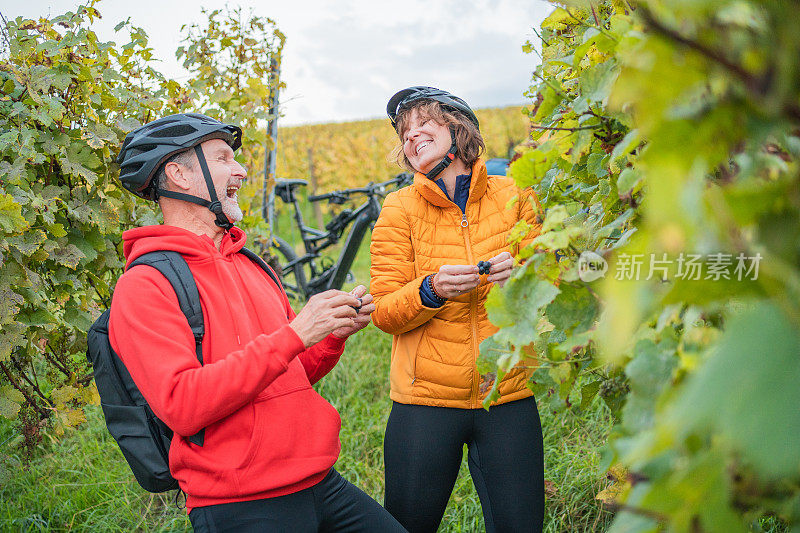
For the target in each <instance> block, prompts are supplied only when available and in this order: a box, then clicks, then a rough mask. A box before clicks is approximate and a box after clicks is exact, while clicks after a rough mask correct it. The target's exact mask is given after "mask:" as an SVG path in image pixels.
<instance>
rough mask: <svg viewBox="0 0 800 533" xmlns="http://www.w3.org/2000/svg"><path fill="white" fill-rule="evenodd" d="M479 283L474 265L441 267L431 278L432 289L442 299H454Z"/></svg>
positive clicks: (479, 278) (479, 279)
mask: <svg viewBox="0 0 800 533" xmlns="http://www.w3.org/2000/svg"><path fill="white" fill-rule="evenodd" d="M509 257H510V254H509ZM480 281H481V277H480V276H479V275H478V267H477V266H475V265H442V268H440V269H439V272H437V273H436V275H435V276H433V288H434V290H435V291H436V294H438V295H439V296H441V297H442V298H455V297H456V296H461V295H462V294H464V293H467V292H469V291H471V290H472V289H474V288H475V287H477V286H478V284H479V283H480Z"/></svg>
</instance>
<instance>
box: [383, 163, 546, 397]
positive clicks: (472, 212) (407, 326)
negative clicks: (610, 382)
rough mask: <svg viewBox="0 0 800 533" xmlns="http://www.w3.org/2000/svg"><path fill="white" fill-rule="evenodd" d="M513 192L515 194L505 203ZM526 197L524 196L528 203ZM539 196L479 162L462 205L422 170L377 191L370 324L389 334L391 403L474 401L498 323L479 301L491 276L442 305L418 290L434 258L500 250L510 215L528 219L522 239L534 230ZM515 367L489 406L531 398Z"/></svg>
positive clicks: (468, 260) (480, 257)
mask: <svg viewBox="0 0 800 533" xmlns="http://www.w3.org/2000/svg"><path fill="white" fill-rule="evenodd" d="M514 197H517V198H518V200H517V201H516V202H513V203H511V204H510V205H509V202H510V201H512V199H513V198H514ZM532 202H533V203H532ZM537 210H541V207H540V206H539V201H538V199H537V198H536V196H535V194H534V193H533V191H531V190H520V189H519V188H517V187H516V185H515V184H514V181H513V180H512V179H511V178H508V177H505V176H492V177H489V176H487V175H486V166H485V164H484V162H483V161H481V160H478V161H477V162H476V163H475V165H474V166H473V167H472V180H471V183H470V191H469V198H468V200H467V209H466V213H465V214H463V215H462V213H461V209H459V207H458V206H457V205H456V204H454V203H453V202H452V201H450V200H449V199H448V198H447V196H446V195H445V194H444V192H442V190H441V189H440V188H439V187H438V186H437V185H436V184H435V183H434V182H432V181H431V180H429V179H427V178H426V177H425V176H424V175H423V174H419V173H418V174H417V175H416V176H415V178H414V184H413V185H410V186H408V187H405V188H403V189H401V190H399V191H396V192H393V193H391V194H389V195H388V196H387V197H386V201H385V202H384V204H383V209H382V210H381V214H380V217H379V218H378V221H377V222H376V223H375V229H374V230H373V233H372V245H371V248H370V251H371V254H372V269H371V274H372V283H371V286H370V292H372V294H373V296H374V297H375V305H376V308H377V309H376V310H375V312H374V313H373V314H372V320H373V322H374V323H375V325H376V326H378V327H379V328H380V329H382V330H383V331H385V332H386V333H391V334H392V335H394V339H393V342H392V363H391V371H390V375H389V379H390V382H391V393H390V397H391V398H392V400H394V401H396V402H399V403H407V404H419V405H434V406H443V407H459V408H467V409H475V408H479V407H481V400H482V397H483V396H484V394H485V393H481V392H479V382H480V374H479V372H478V370H477V368H476V366H475V362H476V360H477V358H478V345H479V344H480V343H481V341H483V340H484V339H486V338H487V337H489V336H490V335H492V334H493V333H494V332H495V331H497V328H496V327H495V326H494V325H493V324H491V323H490V322H489V318H488V316H487V313H486V309H485V307H484V304H485V302H486V296H487V295H488V293H489V289H490V288H491V284H489V283H486V278H485V277H483V278H482V280H481V284H480V285H479V286H478V287H477V288H475V289H474V290H472V291H470V292H469V293H467V294H463V295H461V296H458V297H456V298H451V299H450V300H448V301H447V302H446V303H445V304H444V305H443V306H442V307H439V308H430V307H425V306H424V305H423V303H422V300H421V299H420V295H419V288H420V284H421V283H422V281H423V280H424V279H425V277H426V276H427V275H429V274H434V273H436V272H438V271H439V268H440V267H441V266H442V265H446V264H451V265H456V264H460V265H475V264H477V263H478V261H485V260H488V259H490V258H492V257H494V256H495V255H497V254H499V253H500V252H503V251H509V252H511V253H512V254H516V251H517V250H516V249H512V247H510V246H509V245H508V235H509V232H510V230H511V229H512V228H513V227H514V225H515V224H516V223H517V221H519V220H522V219H524V220H526V221H527V222H528V223H529V224H531V225H532V226H533V229H532V230H531V231H530V233H529V234H528V235H527V237H526V239H525V240H524V241H523V243H522V245H525V244H526V243H527V242H530V240H532V239H533V238H534V237H535V236H536V235H538V234H539V232H540V230H541V222H539V221H537V220H536V211H537ZM526 379H527V374H526V373H525V371H524V370H522V369H514V370H512V371H511V372H509V373H508V374H507V375H506V377H505V378H504V379H503V381H502V382H501V383H500V394H501V395H502V396H501V398H500V400H498V401H497V403H498V404H500V403H505V402H510V401H513V400H519V399H521V398H526V397H528V396H530V395H531V394H532V393H531V391H530V390H529V389H528V388H527V387H526V386H525V382H526Z"/></svg>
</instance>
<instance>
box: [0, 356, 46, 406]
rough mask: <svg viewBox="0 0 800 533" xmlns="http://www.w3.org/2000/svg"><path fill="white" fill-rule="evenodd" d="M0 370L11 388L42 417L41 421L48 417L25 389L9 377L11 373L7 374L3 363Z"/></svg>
mask: <svg viewBox="0 0 800 533" xmlns="http://www.w3.org/2000/svg"><path fill="white" fill-rule="evenodd" d="M0 370H2V371H3V373H4V374H5V375H6V377H7V378H8V381H10V382H11V386H12V387H14V388H15V389H17V390H18V391H19V392H20V393H21V394H22V395H23V396H24V397H25V400H27V402H28V404H29V405H30V406H31V407H33V408H34V409H35V410H36V412H37V413H39V415H40V416H41V417H42V419H46V418H49V417H50V414H49V413H48V412H47V411H45V410H44V409H42V408H41V407H40V406H39V404H38V403H36V400H35V399H34V398H31V396H30V395H29V394H28V392H27V391H26V390H25V387H23V386H22V385H20V384H19V383H18V382H17V380H15V379H14V376H12V375H11V372H9V370H8V368H6V365H4V364H3V363H0Z"/></svg>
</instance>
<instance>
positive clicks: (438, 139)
mask: <svg viewBox="0 0 800 533" xmlns="http://www.w3.org/2000/svg"><path fill="white" fill-rule="evenodd" d="M451 144H452V139H451V137H450V129H449V128H448V127H447V126H444V125H442V124H439V123H438V122H436V121H435V120H433V119H424V118H420V116H419V112H418V111H417V110H416V109H412V110H411V114H410V116H409V118H408V128H407V129H406V131H405V132H404V133H403V153H404V154H405V155H406V157H407V158H408V161H409V162H410V163H411V166H412V167H414V170H416V171H417V172H421V173H423V174H427V173H428V172H430V171H431V169H433V167H435V166H436V164H437V163H439V161H441V160H442V158H443V157H444V156H445V154H447V151H448V150H449V149H450V146H451Z"/></svg>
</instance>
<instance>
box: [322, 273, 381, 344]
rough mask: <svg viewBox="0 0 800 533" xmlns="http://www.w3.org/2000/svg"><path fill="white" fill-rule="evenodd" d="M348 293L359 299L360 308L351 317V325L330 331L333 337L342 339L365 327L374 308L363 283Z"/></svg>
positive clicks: (370, 296)
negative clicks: (355, 314) (353, 316)
mask: <svg viewBox="0 0 800 533" xmlns="http://www.w3.org/2000/svg"><path fill="white" fill-rule="evenodd" d="M350 294H352V295H353V296H355V297H356V298H358V299H359V300H361V308H360V309H359V310H358V315H357V316H356V317H355V318H354V319H353V325H352V326H345V327H343V328H338V329H335V330H334V331H333V332H332V333H333V335H334V336H335V337H339V338H340V339H344V338H347V337H349V336H350V335H352V334H353V333H355V332H356V331H359V330H361V329H364V328H365V327H367V324H369V321H370V315H371V314H372V312H373V311H374V310H375V304H374V303H372V295H371V294H367V288H366V287H365V286H363V285H359V286H358V287H356V288H355V289H353V290H352V291H350Z"/></svg>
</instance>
